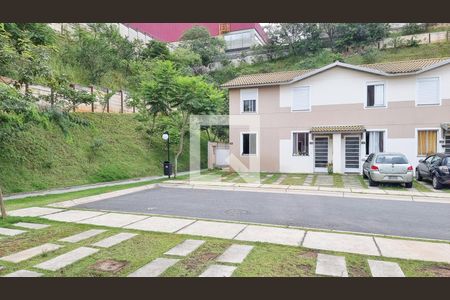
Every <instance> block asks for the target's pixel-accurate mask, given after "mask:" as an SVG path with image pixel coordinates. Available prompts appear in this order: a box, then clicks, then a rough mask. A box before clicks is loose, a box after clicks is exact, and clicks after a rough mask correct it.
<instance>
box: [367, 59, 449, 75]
mask: <svg viewBox="0 0 450 300" xmlns="http://www.w3.org/2000/svg"><path fill="white" fill-rule="evenodd" d="M445 60H448V58H432V59H416V60H405V61H396V62H388V63H378V64H369V65H359V66H360V67H364V68H369V69H375V70H378V71H382V72H386V73H389V74H399V73H411V72H417V71H420V70H422V69H424V68H426V67H429V66H432V65H435V64H438V63H440V62H443V61H445Z"/></svg>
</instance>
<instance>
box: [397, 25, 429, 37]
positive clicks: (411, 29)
mask: <svg viewBox="0 0 450 300" xmlns="http://www.w3.org/2000/svg"><path fill="white" fill-rule="evenodd" d="M400 32H401V34H402V35H413V34H418V33H422V32H425V25H423V24H418V23H408V24H406V25H405V26H403V27H402V29H401V31H400Z"/></svg>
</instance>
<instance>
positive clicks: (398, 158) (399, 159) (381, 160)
mask: <svg viewBox="0 0 450 300" xmlns="http://www.w3.org/2000/svg"><path fill="white" fill-rule="evenodd" d="M376 163H377V164H389V165H391V164H392V165H394V164H398V165H406V164H407V163H408V159H407V158H406V156H404V155H397V154H386V155H385V154H383V155H379V156H377V160H376Z"/></svg>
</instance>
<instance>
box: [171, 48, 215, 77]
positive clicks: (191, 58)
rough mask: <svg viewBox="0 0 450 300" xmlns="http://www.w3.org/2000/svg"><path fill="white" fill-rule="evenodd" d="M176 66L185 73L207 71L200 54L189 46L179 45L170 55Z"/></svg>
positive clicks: (191, 73)
mask: <svg viewBox="0 0 450 300" xmlns="http://www.w3.org/2000/svg"><path fill="white" fill-rule="evenodd" d="M169 60H171V61H172V62H174V64H175V67H176V68H177V69H178V70H180V71H181V72H182V73H183V74H186V75H194V74H202V73H206V72H207V71H206V67H205V66H204V65H202V58H201V57H200V54H198V53H195V52H194V51H192V50H190V49H188V48H182V47H178V48H176V49H175V50H174V51H173V52H172V53H171V54H170V56H169Z"/></svg>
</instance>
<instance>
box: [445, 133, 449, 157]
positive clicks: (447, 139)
mask: <svg viewBox="0 0 450 300" xmlns="http://www.w3.org/2000/svg"><path fill="white" fill-rule="evenodd" d="M445 153H446V154H450V134H447V135H446V136H445Z"/></svg>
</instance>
